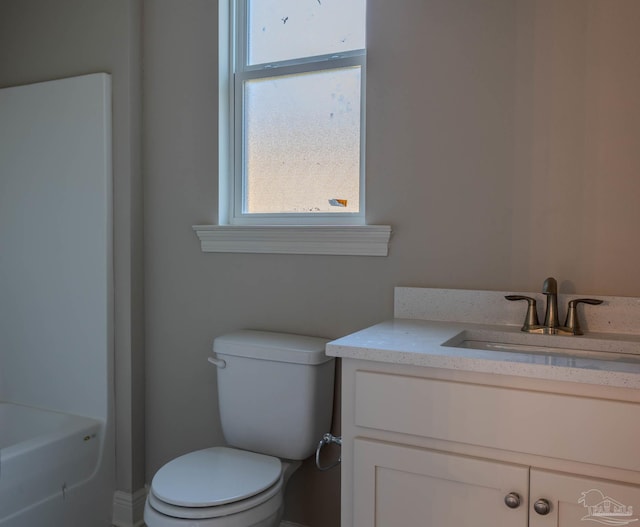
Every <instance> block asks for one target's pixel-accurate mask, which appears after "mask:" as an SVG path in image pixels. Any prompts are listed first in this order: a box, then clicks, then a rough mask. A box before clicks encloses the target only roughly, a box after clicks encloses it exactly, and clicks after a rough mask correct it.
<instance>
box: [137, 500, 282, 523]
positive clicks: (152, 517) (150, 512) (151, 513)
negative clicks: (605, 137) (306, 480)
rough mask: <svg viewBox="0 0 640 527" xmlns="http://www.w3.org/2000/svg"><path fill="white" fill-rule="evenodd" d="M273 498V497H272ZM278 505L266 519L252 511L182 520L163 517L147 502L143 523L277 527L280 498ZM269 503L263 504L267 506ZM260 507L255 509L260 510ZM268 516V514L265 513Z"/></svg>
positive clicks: (280, 510)
mask: <svg viewBox="0 0 640 527" xmlns="http://www.w3.org/2000/svg"><path fill="white" fill-rule="evenodd" d="M274 498H275V496H274ZM278 501H279V502H280V505H279V506H278V507H277V509H276V510H275V511H274V512H272V513H271V514H269V515H268V516H267V517H263V518H259V517H260V516H261V514H259V513H258V511H255V510H254V509H249V510H248V511H243V512H241V513H239V514H232V515H230V516H220V517H219V518H204V519H201V520H196V519H183V518H172V517H171V516H165V515H164V514H160V513H159V512H158V511H156V510H154V509H153V508H152V507H151V506H150V505H149V502H148V501H147V503H145V506H144V523H145V525H146V526H147V527H277V526H278V525H279V524H280V520H281V519H282V511H283V509H284V506H283V504H282V498H281V497H280V499H279V500H278ZM268 503H269V502H267V503H264V504H263V505H267V504H268ZM261 508H262V506H258V507H255V509H261ZM267 514H268V513H267Z"/></svg>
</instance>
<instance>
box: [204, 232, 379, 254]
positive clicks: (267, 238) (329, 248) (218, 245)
mask: <svg viewBox="0 0 640 527" xmlns="http://www.w3.org/2000/svg"><path fill="white" fill-rule="evenodd" d="M193 230H194V231H195V232H196V234H197V235H198V238H199V239H200V248H201V249H202V252H210V253H270V254H324V255H341V256H387V255H388V252H389V238H390V236H391V227H389V226H388V225H251V226H249V225H194V226H193Z"/></svg>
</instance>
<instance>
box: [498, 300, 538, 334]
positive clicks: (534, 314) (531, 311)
mask: <svg viewBox="0 0 640 527" xmlns="http://www.w3.org/2000/svg"><path fill="white" fill-rule="evenodd" d="M505 298H506V299H507V300H511V301H514V300H526V301H527V303H528V304H529V305H528V307H527V315H526V317H525V319H524V325H523V326H522V328H521V331H529V330H530V329H532V328H534V327H536V326H540V322H539V321H538V309H537V308H536V299H535V298H531V297H530V296H522V295H507V296H505Z"/></svg>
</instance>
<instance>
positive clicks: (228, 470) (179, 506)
mask: <svg viewBox="0 0 640 527" xmlns="http://www.w3.org/2000/svg"><path fill="white" fill-rule="evenodd" d="M281 489H282V464H281V462H280V460H279V459H278V458H275V457H272V456H266V455H264V454H256V453H254V452H247V451H243V450H237V449H233V448H227V447H213V448H206V449H204V450H198V451H196V452H191V453H189V454H185V455H183V456H181V457H179V458H176V459H174V460H173V461H170V462H169V463H167V464H166V465H165V466H164V467H162V468H161V469H160V470H159V471H158V472H157V473H156V475H155V476H154V478H153V481H152V482H151V489H150V493H149V505H150V506H151V507H152V508H153V509H155V510H156V511H158V512H159V513H161V514H165V515H167V516H171V517H174V518H184V519H204V518H216V517H219V516H226V515H229V514H236V513H238V512H241V511H244V510H247V509H250V508H253V507H257V506H258V505H260V504H262V503H264V502H266V501H268V500H269V499H271V498H273V497H274V496H276V495H277V494H278V493H279V492H280V490H281Z"/></svg>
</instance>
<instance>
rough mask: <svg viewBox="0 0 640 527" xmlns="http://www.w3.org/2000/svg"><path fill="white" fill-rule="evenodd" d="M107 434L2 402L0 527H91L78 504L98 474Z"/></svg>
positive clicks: (86, 423)
mask: <svg viewBox="0 0 640 527" xmlns="http://www.w3.org/2000/svg"><path fill="white" fill-rule="evenodd" d="M103 430H104V426H103V424H102V423H101V422H100V421H96V420H94V419H89V418H86V417H79V416H76V415H70V414H64V413H58V412H51V411H46V410H40V409H36V408H31V407H29V406H22V405H17V404H12V403H6V402H0V526H3V527H5V526H6V527H9V526H11V527H14V526H15V527H39V526H43V527H46V526H54V525H61V526H62V525H64V526H72V525H87V524H89V522H88V521H87V518H86V517H84V518H80V517H77V516H84V515H85V514H86V510H83V509H85V507H84V506H82V504H80V503H78V501H79V500H82V499H83V498H82V497H83V495H84V494H85V493H84V492H83V491H82V490H81V489H82V487H83V486H86V485H87V484H88V483H89V481H90V480H91V478H92V476H93V475H94V474H95V473H96V471H97V469H98V466H99V463H100V452H101V444H102V439H103V438H102V436H103ZM76 510H77V511H82V512H75V511H76ZM83 522H84V523H83Z"/></svg>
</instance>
